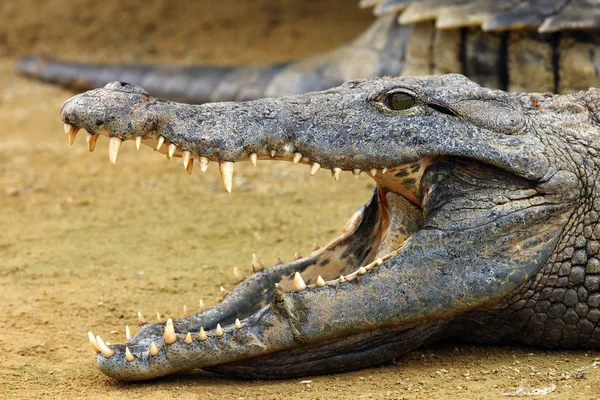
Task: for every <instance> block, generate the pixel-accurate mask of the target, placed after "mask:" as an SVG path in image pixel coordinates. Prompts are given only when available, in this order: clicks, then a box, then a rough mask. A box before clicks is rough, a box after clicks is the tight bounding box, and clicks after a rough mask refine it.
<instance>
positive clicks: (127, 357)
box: [125, 347, 135, 362]
mask: <svg viewBox="0 0 600 400" xmlns="http://www.w3.org/2000/svg"><path fill="white" fill-rule="evenodd" d="M125 359H126V360H127V361H129V362H131V361H133V360H135V357H134V356H133V354H131V351H129V347H125Z"/></svg>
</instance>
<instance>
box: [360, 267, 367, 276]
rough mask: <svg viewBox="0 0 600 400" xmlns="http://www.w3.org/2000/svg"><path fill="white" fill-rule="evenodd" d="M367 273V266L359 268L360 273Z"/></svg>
mask: <svg viewBox="0 0 600 400" xmlns="http://www.w3.org/2000/svg"><path fill="white" fill-rule="evenodd" d="M366 273H367V269H366V268H365V267H360V268H359V269H358V274H359V275H364V274H366Z"/></svg>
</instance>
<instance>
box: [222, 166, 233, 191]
mask: <svg viewBox="0 0 600 400" xmlns="http://www.w3.org/2000/svg"><path fill="white" fill-rule="evenodd" d="M233 165H234V163H233V162H231V161H222V162H220V163H219V169H220V170H221V177H222V178H223V184H224V185H225V190H226V191H227V193H231V188H232V187H233Z"/></svg>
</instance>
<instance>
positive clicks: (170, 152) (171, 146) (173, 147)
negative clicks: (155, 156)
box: [167, 143, 177, 158]
mask: <svg viewBox="0 0 600 400" xmlns="http://www.w3.org/2000/svg"><path fill="white" fill-rule="evenodd" d="M175 150H177V145H176V144H175V143H171V144H169V150H168V151H167V156H168V157H169V158H172V157H173V155H174V154H175Z"/></svg>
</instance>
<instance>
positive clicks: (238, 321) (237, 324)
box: [235, 318, 242, 329]
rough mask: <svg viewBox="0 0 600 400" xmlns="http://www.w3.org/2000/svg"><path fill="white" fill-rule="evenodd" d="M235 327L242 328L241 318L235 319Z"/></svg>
mask: <svg viewBox="0 0 600 400" xmlns="http://www.w3.org/2000/svg"><path fill="white" fill-rule="evenodd" d="M235 329H242V323H241V322H240V320H239V319H237V318H236V319H235Z"/></svg>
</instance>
